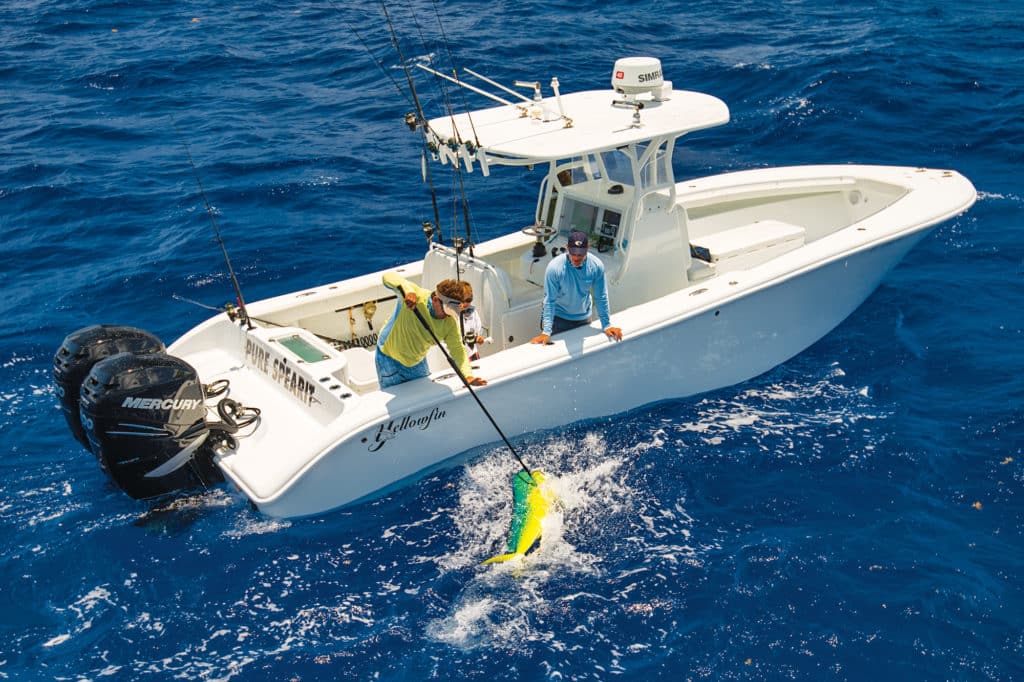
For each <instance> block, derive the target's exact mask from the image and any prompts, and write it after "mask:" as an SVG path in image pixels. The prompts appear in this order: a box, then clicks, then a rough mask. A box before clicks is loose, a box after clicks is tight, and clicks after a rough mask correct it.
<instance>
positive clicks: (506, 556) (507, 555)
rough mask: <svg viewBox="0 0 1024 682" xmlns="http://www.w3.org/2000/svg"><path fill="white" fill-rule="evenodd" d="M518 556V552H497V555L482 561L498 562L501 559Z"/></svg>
mask: <svg viewBox="0 0 1024 682" xmlns="http://www.w3.org/2000/svg"><path fill="white" fill-rule="evenodd" d="M517 556H519V553H518V552H509V553H508V554H499V555H498V556H492V557H491V558H490V559H487V560H485V561H484V563H485V564H498V563H501V562H502V561H508V560H509V559H514V558H515V557H517Z"/></svg>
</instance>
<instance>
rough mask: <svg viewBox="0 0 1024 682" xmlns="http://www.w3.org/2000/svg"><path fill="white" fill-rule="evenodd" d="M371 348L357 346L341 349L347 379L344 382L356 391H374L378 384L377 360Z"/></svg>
mask: <svg viewBox="0 0 1024 682" xmlns="http://www.w3.org/2000/svg"><path fill="white" fill-rule="evenodd" d="M374 352H375V351H373V350H369V349H368V348H362V347H360V346H357V347H356V348H347V349H345V350H344V351H342V355H344V356H345V361H346V368H347V370H348V380H347V381H346V382H345V383H346V384H348V385H349V386H350V387H351V388H352V389H353V390H355V391H356V392H357V393H366V392H368V391H376V390H377V388H378V387H379V386H380V384H379V383H378V382H377V362H376V358H374V355H373V354H374Z"/></svg>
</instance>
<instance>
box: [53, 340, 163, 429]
mask: <svg viewBox="0 0 1024 682" xmlns="http://www.w3.org/2000/svg"><path fill="white" fill-rule="evenodd" d="M163 351H164V344H163V342H162V341H161V340H160V339H158V338H157V337H156V336H154V335H153V334H151V333H149V332H147V331H145V330H144V329H137V328H135V327H122V326H119V325H112V324H94V325H92V326H91V327H85V328H83V329H79V330H78V331H76V332H74V333H72V334H69V335H68V337H67V338H66V339H64V343H63V344H61V347H60V349H58V350H57V354H56V355H55V356H54V358H53V381H54V383H56V384H57V395H58V396H60V406H61V410H62V411H63V412H64V418H65V419H66V420H67V422H68V426H69V427H70V428H71V433H72V434H73V435H74V437H75V439H77V440H78V442H79V443H81V444H82V445H84V446H85V447H87V448H89V447H90V445H89V440H88V439H87V438H86V437H85V429H83V428H82V421H81V419H80V418H79V414H78V393H79V389H80V388H81V386H82V382H83V381H85V377H86V376H87V375H88V374H89V371H90V370H91V369H92V368H93V365H95V364H96V363H97V362H99V361H100V360H103V359H104V358H108V357H110V356H111V355H116V354H117V353H124V352H129V353H137V354H140V355H141V354H146V353H162V352H163Z"/></svg>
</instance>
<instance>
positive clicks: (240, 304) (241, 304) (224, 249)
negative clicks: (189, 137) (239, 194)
mask: <svg viewBox="0 0 1024 682" xmlns="http://www.w3.org/2000/svg"><path fill="white" fill-rule="evenodd" d="M174 130H175V131H176V132H177V133H178V139H179V140H180V141H181V145H182V146H183V147H184V148H185V154H186V155H187V156H188V163H189V165H190V166H192V173H193V175H195V177H196V185H197V186H198V187H199V196H201V197H202V198H203V203H204V204H205V205H206V215H208V216H210V224H212V225H213V231H214V233H215V234H216V235H217V243H218V244H220V250H221V253H223V254H224V262H225V263H227V266H228V275H230V276H231V284H233V285H234V287H235V296H237V297H238V310H239V313H240V314H241V315H240V316H241V318H242V321H243V322H245V325H246V327H247V328H248V329H253V325H252V320H250V319H249V311H247V310H246V309H245V299H244V298H242V288H241V287H240V286H238V278H237V277H235V270H234V268H232V267H231V259H230V258H228V249H227V247H226V246H224V239H223V238H222V237H221V236H220V228H219V227H217V221H216V220H215V219H214V217H213V208H212V207H211V206H210V201H209V199H207V198H206V191H205V190H204V189H203V181H202V180H200V179H199V169H198V168H196V163H195V161H193V160H192V152H191V151H190V150H189V148H188V142H187V141H186V140H185V136H184V135H182V134H181V129H180V128H178V124H177V123H175V124H174ZM228 312H229V313H230V311H228Z"/></svg>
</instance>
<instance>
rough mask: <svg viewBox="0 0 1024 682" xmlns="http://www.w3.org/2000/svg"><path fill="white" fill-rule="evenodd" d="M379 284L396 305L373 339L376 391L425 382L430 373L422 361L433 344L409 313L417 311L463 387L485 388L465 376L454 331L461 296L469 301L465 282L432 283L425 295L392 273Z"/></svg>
mask: <svg viewBox="0 0 1024 682" xmlns="http://www.w3.org/2000/svg"><path fill="white" fill-rule="evenodd" d="M383 282H384V286H386V287H387V288H388V289H391V290H392V291H394V292H395V293H397V294H398V297H399V299H400V302H399V304H398V305H397V306H395V313H394V314H393V315H392V316H391V319H390V320H388V322H387V324H386V325H384V329H382V330H381V332H380V336H379V337H378V340H377V358H376V359H377V378H378V379H379V380H380V387H381V388H387V387H388V386H394V385H396V384H400V383H403V382H405V381H411V380H412V379H418V378H420V377H425V376H427V375H428V374H429V373H430V370H429V369H428V368H427V360H426V357H427V351H429V350H430V348H431V347H432V346H433V345H434V339H433V337H431V335H430V332H428V331H427V330H426V329H425V328H424V326H423V323H422V322H421V321H420V320H418V319H416V313H415V312H414V311H415V310H418V311H419V313H420V317H421V318H422V319H423V320H424V321H425V322H426V324H428V325H430V329H431V330H433V332H434V335H435V336H436V337H437V338H438V339H440V340H441V341H442V342H443V343H444V345H445V347H447V349H448V354H449V355H450V356H451V358H452V359H453V360H454V361H455V364H456V365H457V366H458V367H459V370H460V371H461V372H462V376H463V377H465V379H466V381H467V383H470V384H472V385H473V386H484V385H486V384H487V382H486V381H485V380H483V379H481V378H479V377H473V376H472V375H471V374H470V372H471V371H472V368H471V367H470V365H469V358H467V357H466V348H465V346H463V345H462V334H461V333H460V332H459V322H458V319H459V317H458V316H459V311H460V310H461V308H462V307H463V305H465V297H466V296H469V297H470V298H472V295H473V294H472V288H471V287H470V286H469V284H468V283H466V282H457V281H455V280H453V279H446V280H443V281H442V282H440V283H438V285H437V288H436V289H435V290H434V291H429V290H427V289H423V288H421V287H418V286H416V285H415V284H413V283H412V282H410V281H409V280H407V279H405V278H404V277H402V276H400V275H398V274H396V273H394V272H386V273H384V277H383Z"/></svg>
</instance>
